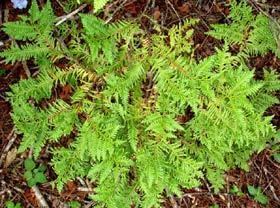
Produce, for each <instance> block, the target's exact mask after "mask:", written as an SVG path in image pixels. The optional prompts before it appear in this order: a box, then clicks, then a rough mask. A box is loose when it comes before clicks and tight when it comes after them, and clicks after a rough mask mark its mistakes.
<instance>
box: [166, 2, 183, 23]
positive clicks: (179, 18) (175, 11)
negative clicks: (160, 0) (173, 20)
mask: <svg viewBox="0 0 280 208" xmlns="http://www.w3.org/2000/svg"><path fill="white" fill-rule="evenodd" d="M166 1H167V4H169V5H170V7H171V8H172V10H173V11H174V13H175V14H176V16H177V18H178V20H179V21H180V22H182V19H181V17H180V15H179V14H178V12H177V10H176V9H175V8H174V6H173V4H172V3H171V2H170V1H169V0H166Z"/></svg>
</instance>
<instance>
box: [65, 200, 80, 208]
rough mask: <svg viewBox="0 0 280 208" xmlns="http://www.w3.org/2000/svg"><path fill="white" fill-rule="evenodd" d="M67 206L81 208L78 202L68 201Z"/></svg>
mask: <svg viewBox="0 0 280 208" xmlns="http://www.w3.org/2000/svg"><path fill="white" fill-rule="evenodd" d="M68 206H69V207H70V208H80V207H81V203H80V202H78V201H70V202H68Z"/></svg>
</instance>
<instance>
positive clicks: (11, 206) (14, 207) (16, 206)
mask: <svg viewBox="0 0 280 208" xmlns="http://www.w3.org/2000/svg"><path fill="white" fill-rule="evenodd" d="M5 206H6V208H21V207H22V206H21V204H20V203H18V202H17V203H14V202H13V201H7V202H6V203H5Z"/></svg>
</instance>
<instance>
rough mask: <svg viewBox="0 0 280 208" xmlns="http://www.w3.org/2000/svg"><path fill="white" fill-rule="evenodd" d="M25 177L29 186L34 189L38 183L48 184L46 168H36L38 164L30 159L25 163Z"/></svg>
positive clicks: (42, 166)
mask: <svg viewBox="0 0 280 208" xmlns="http://www.w3.org/2000/svg"><path fill="white" fill-rule="evenodd" d="M24 169H25V172H24V177H25V179H26V181H27V184H28V186H30V187H32V186H35V185H36V184H38V183H45V182H47V179H46V176H45V174H44V172H45V170H46V167H45V166H44V165H40V166H39V167H37V168H36V164H35V162H34V160H33V159H31V158H28V159H26V160H25V161H24Z"/></svg>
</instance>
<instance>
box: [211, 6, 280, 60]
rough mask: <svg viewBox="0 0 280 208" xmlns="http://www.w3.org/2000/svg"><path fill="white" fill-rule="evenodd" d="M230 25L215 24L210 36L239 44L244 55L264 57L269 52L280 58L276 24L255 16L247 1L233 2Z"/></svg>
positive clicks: (262, 16)
mask: <svg viewBox="0 0 280 208" xmlns="http://www.w3.org/2000/svg"><path fill="white" fill-rule="evenodd" d="M228 18H229V19H230V21H231V23H230V24H214V25H212V30H211V31H209V32H208V34H209V35H211V36H213V37H215V38H217V39H219V40H224V41H225V42H227V43H229V44H233V43H234V44H238V45H239V46H240V52H243V53H242V54H243V55H246V54H247V55H264V54H266V53H267V52H269V51H272V52H273V53H275V54H276V55H277V56H278V57H280V51H279V38H278V37H275V35H274V31H277V29H278V30H279V28H277V27H276V25H275V23H274V22H273V21H272V20H270V19H269V18H267V17H266V16H265V15H264V14H258V15H256V16H254V15H253V12H252V8H251V7H250V6H248V5H247V4H246V1H241V3H237V2H236V1H232V3H231V12H230V15H229V17H228Z"/></svg>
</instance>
